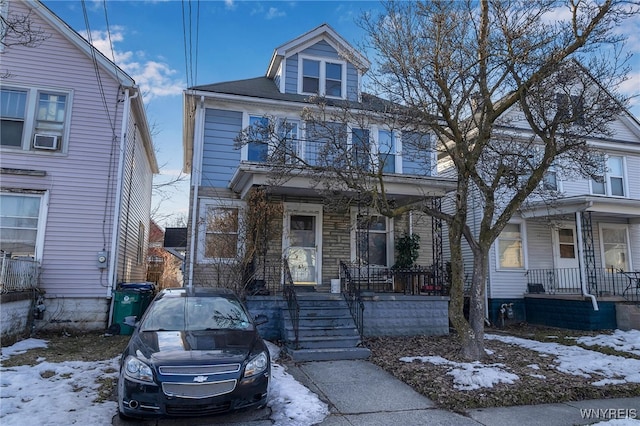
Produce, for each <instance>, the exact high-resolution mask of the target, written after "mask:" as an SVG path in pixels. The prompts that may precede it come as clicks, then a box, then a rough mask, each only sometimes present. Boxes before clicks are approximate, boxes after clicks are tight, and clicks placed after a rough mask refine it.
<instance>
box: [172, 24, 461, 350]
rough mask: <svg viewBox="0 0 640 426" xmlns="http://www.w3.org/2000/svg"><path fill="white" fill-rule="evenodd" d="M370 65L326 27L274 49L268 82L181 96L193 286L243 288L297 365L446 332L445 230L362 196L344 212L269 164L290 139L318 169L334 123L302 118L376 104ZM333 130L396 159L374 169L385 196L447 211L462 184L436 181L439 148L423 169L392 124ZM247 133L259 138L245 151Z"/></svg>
mask: <svg viewBox="0 0 640 426" xmlns="http://www.w3.org/2000/svg"><path fill="white" fill-rule="evenodd" d="M368 68H369V62H368V60H367V59H366V58H365V57H363V56H362V55H361V54H360V53H359V52H357V51H356V50H355V49H354V48H353V47H352V46H351V45H350V44H349V43H348V42H346V41H345V40H344V39H343V38H342V37H341V36H340V35H339V34H337V33H336V32H335V31H334V30H333V29H332V28H331V27H330V26H329V25H326V24H324V25H320V26H318V27H317V28H314V29H312V30H311V31H309V32H307V33H305V34H303V35H301V36H299V37H296V38H294V39H293V40H291V41H289V42H287V43H285V44H283V45H281V46H279V47H276V48H275V50H274V52H273V56H272V58H271V61H270V62H269V63H268V64H266V73H265V75H264V76H260V77H256V78H252V79H247V80H238V81H228V82H222V83H214V84H208V85H201V86H196V87H191V88H188V89H187V90H186V91H185V92H184V141H183V147H184V161H185V170H186V171H187V172H189V173H190V174H191V203H190V205H191V209H192V211H191V215H190V222H189V241H188V244H187V258H186V271H185V283H186V284H185V285H194V286H229V287H234V288H236V289H238V288H239V289H240V290H241V291H246V293H247V294H248V304H249V306H250V309H252V310H254V309H255V310H262V311H267V313H268V315H269V316H270V318H271V321H270V323H269V324H267V325H266V326H265V329H264V330H263V333H264V334H266V335H267V337H274V336H275V337H282V338H284V339H285V340H286V341H287V342H288V343H289V345H290V347H291V348H292V350H294V354H297V355H294V357H295V356H297V357H298V358H299V359H322V358H325V359H326V358H332V357H345V358H348V357H359V356H366V355H367V353H366V351H364V350H363V349H362V348H357V347H356V346H358V343H359V341H360V337H361V336H362V335H382V334H386V335H394V334H398V335H401V334H407V335H410V334H430V333H431V334H446V333H448V309H447V306H448V298H447V289H446V285H445V283H444V281H445V277H444V273H443V271H444V269H445V268H444V264H443V257H442V232H441V230H442V226H441V224H440V223H438V221H435V220H433V219H432V218H431V217H426V216H425V215H423V214H420V213H419V212H414V211H411V212H406V213H405V214H402V215H400V216H399V217H393V218H390V217H386V216H383V215H381V214H380V213H379V212H378V211H375V209H372V208H371V206H370V205H369V204H367V203H365V202H359V201H358V194H349V195H350V199H351V200H352V202H351V203H346V204H343V205H342V206H341V207H340V208H336V207H335V206H334V205H332V203H331V201H330V199H329V198H327V196H326V193H323V192H322V189H321V188H320V186H319V185H318V183H317V181H316V180H315V177H314V173H305V167H304V166H301V167H300V168H298V169H296V172H295V173H292V174H290V175H289V176H286V177H285V178H283V179H279V180H277V179H274V176H273V171H274V169H273V167H272V164H269V163H270V162H275V161H283V162H285V163H286V162H287V160H286V159H282V158H276V157H277V156H275V155H273V151H275V150H277V149H278V147H277V146H275V143H274V142H273V139H275V138H276V137H275V136H282V135H284V136H285V138H283V140H284V139H286V140H287V142H286V143H287V144H288V145H287V146H289V147H291V149H292V152H295V156H296V161H298V162H299V163H300V164H306V165H312V164H316V163H315V162H317V161H320V160H319V157H320V154H318V153H320V152H323V151H325V152H326V151H327V149H326V148H327V144H328V143H330V142H329V140H328V138H326V137H322V136H318V131H317V128H318V127H319V126H320V124H326V123H320V124H319V123H318V122H311V121H309V120H307V119H306V118H305V115H304V114H303V111H305V110H307V109H313V108H318V105H317V104H316V103H314V102H313V101H312V99H313V97H314V96H317V95H320V96H321V97H322V99H323V102H324V105H325V106H326V111H332V110H333V111H338V110H340V109H341V108H344V106H345V105H348V106H349V108H351V109H353V110H363V111H365V110H368V109H370V108H371V105H372V104H373V103H372V102H371V100H372V99H374V98H373V97H372V96H371V95H368V94H366V93H363V92H362V91H361V83H362V78H363V75H364V73H366V71H367V69H368ZM283 123H286V124H283ZM332 125H333V126H334V127H338V126H342V127H341V128H342V133H341V136H340V137H339V138H338V140H337V141H336V139H333V140H332V143H336V144H337V145H339V146H340V147H346V149H353V147H355V146H356V145H358V144H366V146H365V148H366V150H367V152H373V151H375V152H376V153H377V154H380V155H379V157H378V158H384V159H385V160H386V161H385V163H384V165H382V163H380V164H379V165H378V166H379V167H383V168H384V170H383V171H384V174H383V180H384V183H385V186H384V188H385V191H386V192H385V193H386V195H387V196H389V197H393V198H394V199H397V200H399V201H401V202H411V201H412V200H413V201H415V200H420V199H425V198H427V199H429V200H430V202H438V200H439V199H440V198H441V197H442V196H443V195H444V194H445V193H446V192H447V191H450V190H451V189H452V188H454V185H453V182H452V181H451V180H450V179H444V178H440V177H438V176H437V170H436V162H435V153H434V152H431V151H429V152H427V153H426V154H425V153H424V152H423V153H421V154H422V155H423V157H424V156H425V155H426V157H427V158H428V159H429V160H428V161H431V163H430V165H429V164H427V167H425V162H424V160H421V161H422V162H418V159H417V156H418V153H417V152H416V150H415V149H411V146H410V144H409V143H408V141H407V139H406V138H405V139H404V140H403V135H402V133H401V131H399V130H397V129H392V128H389V127H388V126H387V125H386V124H385V123H383V122H380V123H375V122H372V123H370V124H369V125H368V127H367V128H362V127H363V126H361V125H359V124H356V123H332ZM248 129H254V130H255V131H254V132H253V133H254V136H255V137H254V138H253V139H251V138H250V139H249V141H248V143H239V139H240V136H241V135H242V134H245V135H246V134H248V133H251V132H247V130H248ZM265 129H271V130H273V134H271V135H267V133H266V132H265V131H264V130H265ZM403 142H405V144H404V147H403ZM360 146H362V145H360ZM336 150H337V151H339V150H340V148H336ZM382 154H384V155H382ZM376 167H377V166H376ZM316 170H317V169H316ZM290 172H291V170H290ZM281 177H282V176H281ZM349 192H350V189H349V188H345V189H344V190H343V191H336V192H334V194H335V197H336V198H339V197H340V196H342V195H345V194H348V193H349ZM354 200H355V201H354ZM411 235H418V236H419V237H418V238H419V247H416V249H417V250H418V257H417V259H415V264H414V265H410V266H416V265H421V267H419V268H418V267H414V268H412V269H411V272H410V271H409V270H406V271H404V272H405V273H404V275H403V274H401V273H400V270H399V269H398V268H397V266H398V265H397V263H398V262H397V261H398V254H399V253H398V243H399V241H404V242H406V241H408V240H409V239H410V236H411ZM413 238H414V239H417V238H416V237H413ZM394 265H396V268H395V269H394V268H393V266H394ZM410 274H411V275H410ZM340 291H342V293H343V295H344V296H343V295H341V294H338V292H340ZM296 351H297V352H296Z"/></svg>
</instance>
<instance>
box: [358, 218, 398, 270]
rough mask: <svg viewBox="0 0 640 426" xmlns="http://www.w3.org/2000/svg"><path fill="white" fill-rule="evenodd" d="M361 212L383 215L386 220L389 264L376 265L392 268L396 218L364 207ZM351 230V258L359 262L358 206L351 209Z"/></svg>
mask: <svg viewBox="0 0 640 426" xmlns="http://www.w3.org/2000/svg"><path fill="white" fill-rule="evenodd" d="M362 210H363V211H360V214H361V215H362V214H368V215H370V216H380V217H383V218H384V219H385V221H386V226H387V230H386V236H387V237H386V245H387V264H386V265H376V266H384V267H386V268H391V267H392V266H393V264H394V263H395V260H394V259H395V232H394V220H393V218H389V217H386V216H383V215H381V214H380V213H376V212H374V211H372V210H371V209H362ZM349 216H350V220H351V222H350V225H351V226H350V227H349V228H350V232H349V251H350V259H351V262H354V263H355V262H357V260H358V259H357V256H356V255H357V253H356V251H357V247H356V246H357V244H358V241H357V232H358V221H357V220H358V208H357V207H351V211H350V215H349Z"/></svg>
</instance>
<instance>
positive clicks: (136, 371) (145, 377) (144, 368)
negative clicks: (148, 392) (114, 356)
mask: <svg viewBox="0 0 640 426" xmlns="http://www.w3.org/2000/svg"><path fill="white" fill-rule="evenodd" d="M124 373H125V374H126V375H127V377H130V378H132V379H135V380H140V381H143V382H153V372H152V371H151V367H149V366H148V365H147V364H145V363H144V362H142V361H140V360H139V359H138V358H136V357H134V356H128V357H127V359H126V360H125V361H124Z"/></svg>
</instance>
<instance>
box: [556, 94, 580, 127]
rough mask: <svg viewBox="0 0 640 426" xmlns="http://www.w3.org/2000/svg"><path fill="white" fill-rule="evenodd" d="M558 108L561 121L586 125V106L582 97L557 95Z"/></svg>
mask: <svg viewBox="0 0 640 426" xmlns="http://www.w3.org/2000/svg"><path fill="white" fill-rule="evenodd" d="M556 107H557V111H558V115H557V117H558V119H559V120H560V121H566V122H570V123H572V124H584V104H583V102H582V98H581V97H579V96H575V95H568V94H566V93H556Z"/></svg>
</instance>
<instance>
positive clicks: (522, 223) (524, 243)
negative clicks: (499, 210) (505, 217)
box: [494, 220, 528, 272]
mask: <svg viewBox="0 0 640 426" xmlns="http://www.w3.org/2000/svg"><path fill="white" fill-rule="evenodd" d="M508 225H518V226H519V227H520V244H521V245H522V253H521V255H522V266H518V267H506V266H502V264H501V262H500V241H503V240H504V241H506V240H509V241H513V239H512V238H505V237H502V233H500V235H498V238H496V241H495V243H494V246H495V255H496V270H497V271H505V272H508V271H524V270H526V269H527V267H528V266H527V257H528V256H527V227H526V222H525V221H523V220H511V221H509V223H508Z"/></svg>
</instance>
